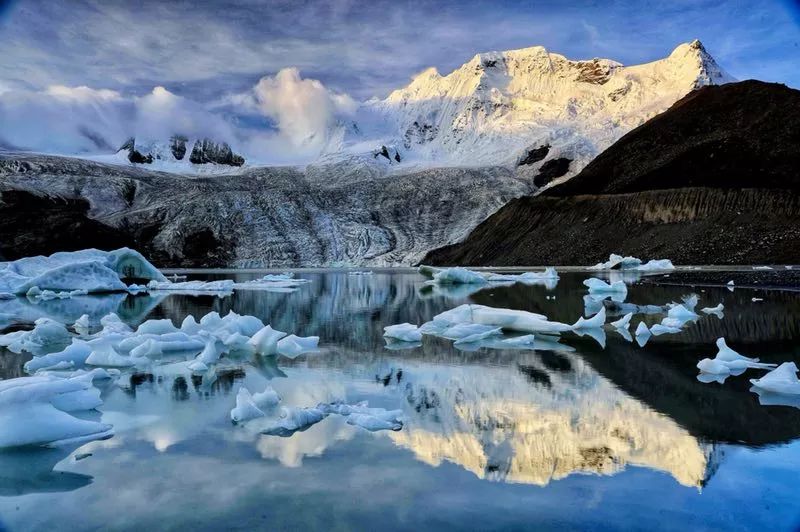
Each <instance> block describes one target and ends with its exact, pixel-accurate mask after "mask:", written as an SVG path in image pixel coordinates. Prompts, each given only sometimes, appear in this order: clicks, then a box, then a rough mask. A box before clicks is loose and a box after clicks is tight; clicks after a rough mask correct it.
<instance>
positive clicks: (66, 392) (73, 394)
mask: <svg viewBox="0 0 800 532" xmlns="http://www.w3.org/2000/svg"><path fill="white" fill-rule="evenodd" d="M92 382H93V375H92V374H90V373H87V374H84V375H79V376H76V377H72V378H65V379H62V378H57V377H52V376H36V377H20V378H16V379H9V380H5V381H0V448H5V447H19V446H23V445H47V446H59V445H65V444H69V443H79V442H86V441H91V440H96V439H105V438H109V437H111V436H112V435H113V431H112V427H111V426H110V425H106V424H103V423H97V422H94V421H89V420H85V419H80V418H77V417H75V416H74V415H72V413H74V412H79V411H85V410H92V409H94V408H96V407H98V406H100V405H101V404H102V400H101V399H100V390H98V389H97V388H95V387H94V386H93V384H92Z"/></svg>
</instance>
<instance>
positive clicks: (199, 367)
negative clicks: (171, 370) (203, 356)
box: [186, 360, 208, 373]
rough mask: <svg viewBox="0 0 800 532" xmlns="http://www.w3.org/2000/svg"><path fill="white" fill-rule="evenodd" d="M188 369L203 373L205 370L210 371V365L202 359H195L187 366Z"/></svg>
mask: <svg viewBox="0 0 800 532" xmlns="http://www.w3.org/2000/svg"><path fill="white" fill-rule="evenodd" d="M186 369H188V370H189V371H194V372H197V373H203V372H205V371H208V365H207V364H206V363H205V362H202V361H200V360H194V361H192V362H190V363H189V365H188V366H186Z"/></svg>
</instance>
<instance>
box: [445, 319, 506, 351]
mask: <svg viewBox="0 0 800 532" xmlns="http://www.w3.org/2000/svg"><path fill="white" fill-rule="evenodd" d="M459 328H461V331H459V332H458V333H457V334H459V335H460V337H459V338H451V339H452V340H455V342H454V345H457V346H459V345H462V344H472V343H475V342H480V341H481V340H485V339H486V338H489V337H490V336H499V335H501V334H503V330H502V329H501V328H500V327H492V326H491V325H480V324H477V323H473V324H468V323H462V324H459V325H455V326H453V327H452V328H451V329H448V330H447V331H445V333H444V335H443V336H445V338H447V337H448V335H450V334H456V333H455V332H451V331H455V330H457V329H459ZM467 330H470V332H467Z"/></svg>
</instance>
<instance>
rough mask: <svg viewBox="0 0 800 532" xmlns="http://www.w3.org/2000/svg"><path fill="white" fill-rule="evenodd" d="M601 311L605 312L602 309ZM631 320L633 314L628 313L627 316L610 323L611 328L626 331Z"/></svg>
mask: <svg viewBox="0 0 800 532" xmlns="http://www.w3.org/2000/svg"><path fill="white" fill-rule="evenodd" d="M603 310H605V309H603ZM631 318H633V312H628V313H627V314H625V315H624V316H622V317H621V318H620V319H618V320H616V321H612V322H611V325H612V326H613V327H615V328H617V329H624V330H626V331H627V330H628V327H630V324H631Z"/></svg>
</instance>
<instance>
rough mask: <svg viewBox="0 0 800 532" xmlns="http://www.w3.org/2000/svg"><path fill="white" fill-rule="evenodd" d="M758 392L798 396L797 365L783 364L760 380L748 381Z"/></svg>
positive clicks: (799, 391)
mask: <svg viewBox="0 0 800 532" xmlns="http://www.w3.org/2000/svg"><path fill="white" fill-rule="evenodd" d="M750 383H751V384H752V385H753V386H754V387H756V388H757V389H758V390H763V391H765V392H771V393H775V394H781V395H798V394H800V379H798V378H797V365H795V363H794V362H784V363H783V364H781V365H780V366H778V367H777V368H775V369H773V370H772V371H770V372H769V373H767V374H766V375H764V376H763V377H761V378H760V379H750Z"/></svg>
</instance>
